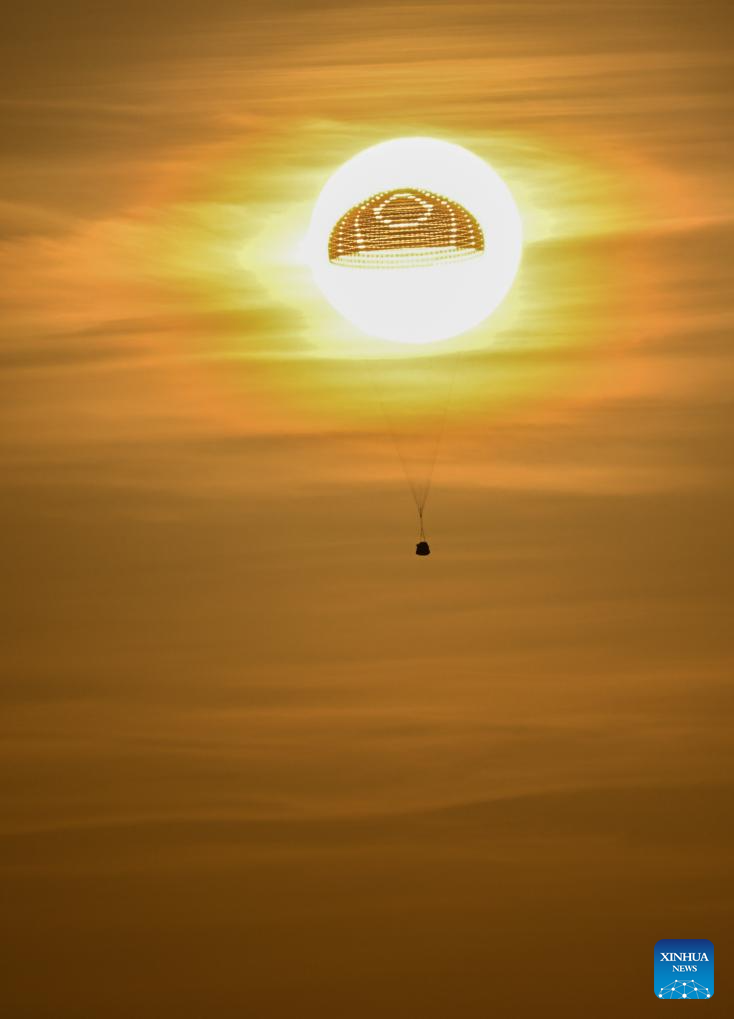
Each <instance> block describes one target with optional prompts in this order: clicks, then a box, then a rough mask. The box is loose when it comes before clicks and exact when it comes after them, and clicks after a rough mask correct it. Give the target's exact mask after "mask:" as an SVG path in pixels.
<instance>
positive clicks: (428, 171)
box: [307, 137, 522, 556]
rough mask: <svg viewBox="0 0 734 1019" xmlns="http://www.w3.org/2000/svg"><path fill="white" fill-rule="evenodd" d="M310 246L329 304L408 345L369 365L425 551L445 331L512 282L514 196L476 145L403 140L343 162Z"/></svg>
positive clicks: (370, 330)
mask: <svg viewBox="0 0 734 1019" xmlns="http://www.w3.org/2000/svg"><path fill="white" fill-rule="evenodd" d="M307 249H308V253H309V261H310V264H311V269H312V271H313V275H314V280H315V282H316V284H317V286H318V287H319V288H320V290H321V292H322V293H323V295H324V297H325V298H326V299H327V301H328V302H329V303H330V304H331V305H332V307H333V308H335V309H336V311H338V312H339V313H340V314H341V315H342V316H343V317H344V318H345V319H346V320H347V321H348V322H350V323H351V324H352V325H353V326H356V327H357V329H358V330H359V331H360V332H361V333H362V334H363V335H367V336H370V337H374V338H376V339H378V340H380V341H388V342H389V343H391V344H397V345H399V346H398V347H397V348H396V349H394V350H391V351H387V350H386V348H385V346H384V343H383V344H382V346H381V347H378V348H376V352H375V355H374V356H370V355H369V354H366V355H365V356H364V357H363V358H362V359H361V363H362V364H366V365H367V366H368V368H369V375H370V377H371V381H372V384H373V388H374V390H375V395H376V396H377V398H378V401H379V403H380V404H381V406H382V409H383V415H384V418H385V421H386V424H387V426H388V430H389V432H390V435H391V437H392V440H393V442H394V445H395V448H396V451H397V453H398V456H399V458H400V461H401V463H402V466H403V470H404V472H405V475H406V478H407V480H408V483H409V485H410V489H411V492H412V494H413V499H414V500H415V504H416V508H417V511H418V522H419V526H420V533H419V538H418V542H417V544H416V555H419V556H428V555H430V552H431V550H430V547H429V545H428V541H427V540H426V535H425V530H424V520H423V518H424V510H425V506H426V501H427V499H428V495H429V492H430V489H431V482H432V478H433V472H434V468H435V465H436V461H437V458H438V453H439V449H440V446H441V441H442V436H443V433H444V430H445V425H446V420H447V412H448V409H449V405H450V403H451V399H452V396H453V390H454V382H455V377H456V374H457V367H458V361H459V359H460V357H461V348H460V347H457V346H456V345H454V344H452V343H447V344H446V345H443V341H448V340H452V339H453V338H454V337H457V336H459V335H461V334H462V333H465V332H467V331H468V330H471V329H474V328H475V327H476V326H478V325H479V323H480V322H483V321H484V320H485V319H486V318H487V316H488V315H490V314H491V313H492V312H493V311H494V309H495V308H496V307H497V306H498V305H499V304H500V302H501V301H502V300H503V298H504V297H505V295H506V294H507V292H508V290H509V289H510V287H511V285H512V282H513V280H514V278H515V274H516V272H517V269H518V266H519V264H520V257H521V253H522V223H521V220H520V215H519V212H518V209H517V206H516V205H515V202H514V200H513V198H512V195H511V194H510V191H509V189H508V188H507V185H506V184H505V183H504V181H503V180H502V179H501V178H500V177H499V175H498V174H497V173H496V172H495V171H494V170H493V169H492V168H491V167H490V166H489V165H488V164H487V163H485V162H484V160H482V159H481V158H480V157H479V156H477V155H475V154H474V153H472V152H470V151H468V150H467V149H465V148H462V147H461V146H459V145H455V144H453V143H451V142H446V141H442V140H439V139H436V138H421V137H417V138H395V139H392V140H390V141H385V142H381V143H379V144H378V145H373V146H371V147H370V148H368V149H365V150H363V151H362V152H360V153H358V154H357V155H355V156H353V157H352V158H351V159H350V160H348V161H347V162H346V163H344V164H342V166H340V167H339V168H338V169H337V170H335V171H334V173H333V174H332V175H331V177H330V178H329V179H328V180H327V182H326V184H325V185H324V187H323V189H322V191H321V193H320V195H319V197H318V200H317V202H316V205H315V207H314V211H313V216H312V220H311V227H310V231H309V238H308V245H307ZM433 344H436V345H435V346H432V345H433ZM391 394H392V403H393V406H392V407H391V406H390V404H391Z"/></svg>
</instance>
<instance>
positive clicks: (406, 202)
mask: <svg viewBox="0 0 734 1019" xmlns="http://www.w3.org/2000/svg"><path fill="white" fill-rule="evenodd" d="M328 245H329V261H330V262H331V264H333V265H338V266H342V267H343V268H344V269H346V270H347V271H348V272H354V271H361V270H365V269H366V270H374V269H389V270H393V269H398V270H400V269H411V268H415V267H431V266H435V265H436V264H437V263H439V262H447V261H452V262H455V261H458V260H462V261H464V260H466V259H469V258H476V257H477V256H479V255H481V254H482V252H483V251H484V234H483V232H482V228H481V227H480V225H479V223H478V222H477V220H476V219H475V217H474V216H472V214H471V213H470V212H468V210H467V209H465V208H464V207H463V206H462V205H460V204H459V203H458V202H454V201H452V200H451V199H450V198H447V197H445V196H444V195H440V194H436V193H435V192H432V191H427V190H425V189H423V188H414V187H402V188H393V189H391V190H389V191H380V192H377V193H376V194H374V195H372V196H370V197H368V198H366V199H364V200H363V201H361V202H359V203H358V204H357V205H354V206H352V208H350V209H349V210H348V211H347V212H345V213H344V214H343V215H342V216H341V217H340V218H339V220H338V221H337V223H336V224H335V225H334V227H333V229H332V231H331V233H330V235H329V242H328ZM429 282H430V280H427V285H428V284H429ZM445 357H446V355H444V358H445ZM449 359H450V360H451V362H452V363H451V365H450V371H449V386H448V389H446V387H445V385H444V386H443V387H437V386H436V385H435V379H434V384H433V385H430V386H426V385H425V379H424V385H423V386H422V387H420V389H421V391H423V392H424V393H425V392H429V393H435V392H436V390H437V389H441V388H443V389H444V390H445V391H444V392H443V393H441V394H440V397H442V398H439V400H438V404H439V419H440V420H439V421H438V422H426V420H422V421H421V422H420V425H419V427H418V428H415V434H414V435H413V436H412V437H411V436H410V435H409V436H407V437H406V435H405V433H404V429H401V428H400V427H399V426H398V422H397V416H396V414H395V411H394V410H393V411H391V410H390V409H389V408H388V406H387V397H386V391H387V389H388V386H387V385H386V379H385V374H386V369H385V368H384V367H383V368H382V378H378V371H377V369H375V367H374V365H371V370H372V373H373V386H374V388H375V391H376V393H377V395H378V399H379V401H380V403H381V404H382V410H383V414H384V416H385V420H386V423H387V425H388V428H389V430H390V434H391V437H392V439H393V442H394V444H395V448H396V450H397V453H398V456H399V458H400V461H401V463H402V466H403V470H404V472H405V475H406V478H407V480H408V484H409V485H410V488H411V492H412V494H413V498H414V500H415V504H416V508H417V510H418V519H419V523H420V540H419V541H418V544H417V546H416V555H419V556H427V555H430V552H431V550H430V548H429V545H428V542H427V541H426V536H425V531H424V525H423V511H424V509H425V505H426V502H427V500H428V495H429V492H430V489H431V483H432V480H433V472H434V469H435V465H436V460H437V457H438V452H439V448H440V445H441V441H442V438H443V432H444V428H445V423H446V413H447V411H448V403H449V401H450V398H451V391H452V389H453V381H454V375H455V371H456V355H455V354H453V355H451V356H450V358H449ZM411 374H412V375H413V381H414V383H415V382H416V381H417V378H416V377H417V376H419V375H420V374H421V373H420V371H419V370H418V368H417V366H414V367H413V369H412V373H411ZM434 375H435V372H434ZM414 388H415V387H414ZM402 417H403V419H404V417H405V415H403V416H402ZM424 418H425V415H424ZM407 439H410V441H407Z"/></svg>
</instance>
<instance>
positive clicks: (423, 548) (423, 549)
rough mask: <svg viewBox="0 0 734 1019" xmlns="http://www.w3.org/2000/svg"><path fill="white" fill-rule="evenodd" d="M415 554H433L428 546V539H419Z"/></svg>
mask: <svg viewBox="0 0 734 1019" xmlns="http://www.w3.org/2000/svg"><path fill="white" fill-rule="evenodd" d="M415 554H416V555H430V554H431V550H430V548H429V547H428V542H427V541H419V542H418V544H417V545H416V546H415Z"/></svg>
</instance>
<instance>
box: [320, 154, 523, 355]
mask: <svg viewBox="0 0 734 1019" xmlns="http://www.w3.org/2000/svg"><path fill="white" fill-rule="evenodd" d="M408 187H410V188H421V189H425V190H426V191H432V192H434V193H436V194H439V195H443V196H445V197H446V198H450V199H452V200H453V201H455V202H458V203H459V204H460V205H463V206H464V208H465V209H467V210H468V211H469V212H471V213H472V214H473V215H474V216H475V217H476V219H477V220H478V222H479V225H480V226H481V228H482V231H483V233H484V238H485V250H484V251H483V252H482V253H481V254H480V255H479V256H477V257H474V258H471V259H468V260H466V261H462V260H458V261H450V260H448V261H442V262H439V263H438V264H434V265H420V266H411V267H409V268H406V267H400V268H389V269H388V268H380V269H364V268H359V267H355V266H345V265H336V264H333V263H331V262H330V261H329V255H328V242H329V235H330V233H331V230H332V228H333V227H334V224H335V223H336V222H337V221H338V220H339V218H340V217H341V216H342V215H343V214H344V213H345V212H346V211H347V210H348V209H350V208H351V207H352V206H353V205H356V204H358V203H359V202H362V201H363V200H364V199H366V198H369V197H370V196H372V195H374V194H375V193H376V192H378V191H388V190H391V189H394V188H408ZM306 251H307V256H308V261H309V263H310V266H311V269H312V271H313V275H314V278H315V280H316V283H317V284H318V286H319V288H320V289H321V291H322V292H323V294H324V296H325V297H326V299H327V300H328V301H329V303H330V304H331V305H332V306H333V307H334V308H336V310H337V311H338V312H340V313H341V314H342V315H343V316H344V317H345V318H346V319H348V320H349V321H350V322H351V323H353V325H355V326H357V327H358V328H359V329H361V330H362V331H363V332H365V333H367V334H368V335H369V336H374V337H378V338H380V339H383V340H394V341H396V342H399V343H431V342H433V341H436V340H445V339H448V338H449V337H452V336H458V335H459V334H460V333H463V332H466V331H467V330H468V329H471V328H473V327H474V326H476V325H478V324H479V323H480V322H482V321H483V320H484V319H485V318H487V316H488V315H490V314H491V312H493V311H494V309H495V308H496V307H497V306H498V305H499V304H500V302H501V301H502V299H503V298H504V297H505V295H506V294H507V292H508V290H509V289H510V287H511V286H512V281H513V280H514V278H515V274H516V273H517V270H518V267H519V264H520V256H521V254H522V224H521V221H520V214H519V212H518V209H517V206H516V205H515V202H514V200H513V197H512V195H511V193H510V191H509V189H508V187H507V185H506V184H505V183H504V181H503V180H502V179H501V178H500V177H499V176H498V174H497V173H495V171H494V170H493V169H492V168H491V167H490V166H489V165H488V164H487V163H485V162H484V161H483V160H482V159H480V158H479V157H478V156H476V155H474V153H472V152H469V151H468V149H465V148H462V147H461V146H459V145H453V144H451V143H450V142H445V141H438V140H437V139H434V138H397V139H395V140H393V141H388V142H383V143H381V144H380V145H375V146H373V147H372V148H369V149H365V150H364V151H363V152H360V153H359V154H358V155H357V156H355V157H354V158H353V159H350V160H349V161H348V162H346V163H344V165H343V166H341V167H340V168H339V169H338V170H337V171H336V172H335V173H334V174H333V175H332V176H331V177H330V178H329V180H328V181H327V183H326V185H325V186H324V189H323V190H322V192H321V194H320V195H319V198H318V200H317V202H316V206H315V208H314V212H313V217H312V220H311V226H310V230H309V234H308V238H307V241H306Z"/></svg>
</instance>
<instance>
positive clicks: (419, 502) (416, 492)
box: [367, 358, 426, 514]
mask: <svg viewBox="0 0 734 1019" xmlns="http://www.w3.org/2000/svg"><path fill="white" fill-rule="evenodd" d="M367 365H368V372H369V377H370V382H371V383H372V390H373V392H374V394H375V397H376V399H377V401H378V403H379V404H380V410H381V411H382V419H383V421H384V422H385V424H386V425H387V430H388V432H389V433H390V438H391V439H392V444H393V446H394V447H395V452H396V453H397V454H398V459H399V460H400V464H401V466H402V468H403V474H404V475H405V480H406V481H407V482H408V486H409V488H410V491H411V494H412V496H413V501H414V502H415V504H416V507H417V508H418V513H419V514H422V512H423V506H424V505H425V502H426V497H425V496H424V497H423V499H421V495H420V489H419V487H418V485H417V484H416V482H415V481H414V480H413V477H412V475H411V472H410V468H409V466H408V462H407V460H406V459H405V454H404V452H403V447H402V446H401V445H400V440H399V439H398V436H397V433H396V432H395V426H394V425H393V420H392V416H391V415H390V413H389V411H388V409H387V406H386V404H385V400H384V398H383V395H382V392H381V391H380V386H379V384H378V382H377V377H376V374H375V368H374V366H373V364H372V359H371V358H367Z"/></svg>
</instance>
